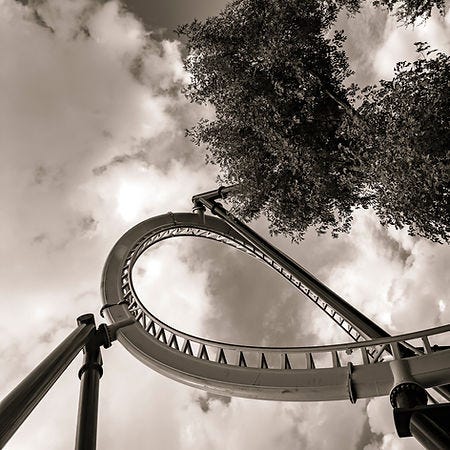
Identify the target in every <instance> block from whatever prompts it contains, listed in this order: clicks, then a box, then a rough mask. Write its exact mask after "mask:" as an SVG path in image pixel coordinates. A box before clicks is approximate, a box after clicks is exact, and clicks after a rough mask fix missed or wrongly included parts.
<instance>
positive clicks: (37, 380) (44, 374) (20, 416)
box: [0, 322, 95, 448]
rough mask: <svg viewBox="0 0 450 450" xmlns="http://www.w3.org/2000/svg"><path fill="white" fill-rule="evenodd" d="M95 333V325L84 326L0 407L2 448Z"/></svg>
mask: <svg viewBox="0 0 450 450" xmlns="http://www.w3.org/2000/svg"><path fill="white" fill-rule="evenodd" d="M94 331H95V324H90V323H80V322H79V325H78V327H77V328H76V329H75V330H74V331H73V332H72V333H70V335H69V336H68V337H67V338H66V339H65V340H64V341H63V342H62V343H61V344H59V345H58V347H56V348H55V350H53V352H52V353H50V355H48V356H47V358H45V359H44V360H43V361H42V362H41V363H40V364H39V365H38V366H37V367H36V368H35V369H34V370H33V371H32V372H31V373H30V374H29V375H28V376H27V377H25V378H24V379H23V381H22V382H21V383H20V384H19V385H18V386H17V387H16V388H15V389H13V390H12V391H11V392H10V393H9V394H8V395H7V396H6V397H5V398H4V400H3V401H2V402H1V403H0V448H3V447H4V446H5V445H6V443H7V442H8V441H9V439H10V438H11V437H12V436H13V434H14V433H15V432H16V431H17V429H18V428H19V427H20V425H22V423H23V422H24V420H25V419H26V418H27V417H28V416H29V414H30V413H31V412H32V411H33V409H34V408H35V407H36V405H37V404H38V403H39V402H40V401H41V400H42V398H43V397H44V395H45V394H46V393H47V392H48V391H49V389H50V388H51V387H52V386H53V384H54V383H55V382H56V380H57V379H58V378H59V377H60V376H61V374H62V373H63V372H64V371H65V370H66V368H67V367H68V366H69V364H70V363H71V362H72V360H73V359H74V358H75V356H76V355H77V354H78V353H79V352H80V350H81V349H82V348H83V347H84V346H85V344H86V342H87V341H88V340H89V337H90V336H91V335H92V334H93V333H94Z"/></svg>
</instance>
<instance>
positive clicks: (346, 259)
mask: <svg viewBox="0 0 450 450" xmlns="http://www.w3.org/2000/svg"><path fill="white" fill-rule="evenodd" d="M0 11H1V12H0V51H1V53H2V55H3V64H2V69H1V70H0V90H1V92H2V93H3V101H2V102H1V103H0V117H1V124H2V125H1V126H2V130H1V133H0V140H1V146H2V165H1V166H0V201H1V203H2V208H1V209H0V219H1V221H2V224H4V225H5V227H4V229H3V231H2V240H1V241H0V249H1V252H2V255H3V258H4V266H3V268H2V272H1V274H0V280H1V283H2V288H3V289H2V297H3V299H4V300H3V307H2V322H1V329H0V332H1V333H2V342H1V344H0V352H1V354H2V358H3V359H4V360H5V361H7V364H3V366H2V370H1V379H2V383H1V384H0V391H1V392H0V396H3V395H5V394H6V392H8V391H9V389H11V388H12V387H13V386H15V385H16V384H17V383H18V381H19V380H20V379H21V378H22V377H23V376H25V374H27V373H28V372H29V371H30V369H31V368H32V367H33V366H34V365H35V364H37V363H38V362H39V361H40V360H41V359H42V358H43V357H44V356H46V355H47V354H48V353H49V352H50V351H51V349H52V348H54V347H55V346H56V345H57V344H58V343H59V342H61V341H62V339H63V338H64V337H65V336H66V335H68V334H69V333H70V332H71V330H72V329H73V328H74V326H75V319H76V317H77V316H78V315H80V314H82V313H85V312H89V311H94V312H96V311H97V310H98V308H99V307H100V298H99V296H100V294H99V283H100V276H101V271H102V266H103V263H104V261H105V259H106V257H107V254H108V252H109V250H110V249H111V247H112V245H113V244H114V243H115V242H116V240H117V239H118V237H119V236H121V234H122V233H124V232H125V231H126V230H127V229H128V228H129V227H130V226H131V225H132V224H134V223H136V222H138V221H140V220H143V219H145V218H147V217H149V216H153V215H156V214H161V213H164V212H166V211H167V210H169V209H171V210H173V211H176V210H181V211H186V210H189V208H190V197H191V196H192V194H194V193H196V192H201V191H204V190H208V189H210V188H211V183H213V181H214V180H215V176H216V172H215V169H214V168H212V167H210V166H204V164H203V153H202V150H197V149H193V147H192V145H191V144H190V143H189V142H188V141H187V140H186V139H185V138H184V129H185V128H187V127H189V126H190V125H191V124H193V123H194V122H195V121H196V120H197V118H198V117H199V116H200V115H201V114H202V115H204V114H211V111H210V110H201V109H200V107H198V106H195V105H191V104H189V103H188V102H187V101H186V100H185V99H184V97H183V96H182V95H181V94H180V89H179V88H180V86H181V85H182V84H183V83H184V82H185V81H186V79H187V74H186V73H185V72H184V70H183V68H182V63H181V57H180V51H181V47H180V44H179V43H177V42H175V41H167V40H166V41H164V40H163V41H158V40H156V39H153V35H152V33H150V32H149V31H147V30H145V29H144V27H143V26H142V24H141V23H140V22H139V21H138V20H137V19H136V18H135V17H133V16H132V15H130V14H129V13H127V12H126V11H125V10H124V9H123V8H122V7H121V6H120V4H119V3H117V2H106V3H98V2H94V1H88V0H79V1H77V2H69V1H63V2H60V1H56V0H51V1H43V2H32V3H30V5H28V6H24V5H21V4H19V3H14V2H13V1H11V0H3V1H2V2H1V8H0ZM358 51H359V50H358ZM252 226H255V228H256V229H257V230H258V231H260V232H262V233H263V234H264V236H266V237H267V231H266V224H265V223H264V221H260V222H257V223H255V224H252ZM271 239H273V241H274V242H275V243H276V245H278V246H280V248H281V249H282V250H283V251H286V252H287V253H289V254H290V255H292V256H293V257H294V258H295V259H297V260H298V261H300V263H301V264H303V265H304V266H305V267H306V268H307V269H308V270H310V271H311V272H312V273H314V274H316V275H317V276H319V277H320V279H321V280H323V281H324V282H326V283H329V284H330V286H331V287H332V288H333V289H336V290H337V291H338V292H339V293H340V294H341V295H343V296H344V297H345V298H348V299H349V300H350V301H351V302H352V303H354V304H355V305H357V306H358V307H360V308H361V310H363V311H364V312H365V313H366V314H368V315H369V316H371V317H373V318H374V319H376V320H379V321H380V323H381V324H386V326H388V327H389V329H390V330H391V331H404V330H410V329H414V328H415V327H422V325H424V326H425V325H427V326H428V325H430V326H431V325H433V324H438V323H442V321H448V317H449V316H448V314H449V308H448V307H446V306H447V305H448V296H447V294H446V290H445V286H447V284H448V279H447V278H446V277H445V273H444V272H443V266H444V265H445V264H447V265H448V257H447V256H446V253H445V248H444V247H439V246H436V245H434V244H430V243H427V242H425V241H423V240H414V239H411V238H410V237H408V236H407V235H406V234H405V233H401V232H395V231H392V230H389V231H387V232H386V231H383V230H382V229H381V228H380V227H379V226H378V225H377V221H376V219H375V218H374V217H373V215H371V213H362V214H361V215H359V216H358V217H357V219H356V220H355V227H354V229H353V231H352V234H351V235H350V236H344V237H342V238H340V239H339V240H333V239H331V238H329V237H327V236H324V237H316V236H315V235H314V233H313V232H311V233H309V234H308V239H307V240H306V241H304V242H302V243H301V244H300V245H299V246H292V244H291V243H290V242H289V241H288V240H285V239H283V238H281V237H274V238H271ZM430 273H431V275H430ZM135 276H136V281H137V283H136V285H137V288H138V289H140V290H139V293H140V294H141V296H142V298H143V299H144V300H145V301H146V302H148V304H149V305H150V306H149V307H151V308H152V310H153V308H155V311H156V312H157V315H161V317H162V318H163V319H164V318H165V319H166V320H167V321H168V322H170V323H171V324H175V325H177V326H179V328H180V329H181V330H184V331H192V332H196V333H197V332H198V333H199V334H200V335H202V336H210V337H213V338H216V339H223V340H230V341H234V340H238V341H241V342H245V343H252V342H253V343H267V344H271V345H277V344H278V345H283V344H284V345H286V344H290V345H295V344H302V343H305V344H315V343H317V344H319V343H322V342H331V341H336V340H338V341H342V340H346V337H345V336H344V335H343V334H342V333H341V332H340V331H339V330H338V329H337V327H332V326H330V323H329V320H328V319H327V318H326V317H323V315H322V314H321V312H320V311H318V310H317V308H316V307H315V306H314V305H313V304H312V303H311V302H309V301H308V300H306V299H304V298H302V297H301V295H299V294H298V293H297V292H296V291H295V290H293V288H292V287H290V286H289V285H288V284H287V283H286V282H285V281H284V280H282V279H281V278H280V277H279V276H278V275H277V274H275V273H272V272H270V271H269V270H266V269H265V268H263V267H262V266H260V265H259V264H258V263H257V262H256V261H252V260H249V259H248V258H246V257H245V256H244V255H241V254H237V253H236V252H235V251H233V250H231V249H227V248H222V247H219V246H218V244H217V245H216V244H214V243H210V242H203V241H200V240H196V241H195V242H194V240H189V239H187V240H183V241H181V240H173V241H169V242H167V243H164V244H163V245H161V246H160V248H158V249H156V251H155V252H154V254H153V255H148V257H143V258H142V259H141V260H140V261H139V264H138V265H137V266H136V274H135ZM406 315H408V319H407V321H406V320H405V318H404V317H405V316H406ZM97 319H99V318H98V315H97ZM103 356H104V363H105V366H104V369H105V374H104V376H103V378H102V382H101V399H100V416H99V438H98V440H99V446H98V447H99V449H102V448H108V449H112V450H114V449H123V448H126V447H129V448H133V449H136V450H138V449H143V448H148V446H149V443H157V445H158V446H159V447H160V448H164V449H167V450H171V449H177V450H178V449H191V448H195V449H196V450H198V449H205V450H206V449H208V450H209V449H218V450H220V449H228V448H235V449H244V448H258V449H266V448H267V449H269V448H270V449H272V448H280V449H293V448H305V449H320V448H357V447H358V445H360V444H361V442H363V443H364V445H366V444H367V442H370V444H367V445H372V446H373V445H377V442H380V439H379V437H374V436H372V435H371V434H370V433H369V431H368V430H367V427H368V424H369V425H370V427H371V430H372V432H373V433H384V434H385V437H384V438H383V443H382V445H383V446H385V448H395V445H400V444H398V442H399V440H398V439H397V438H395V437H393V435H392V423H391V422H390V420H391V418H390V416H389V417H386V418H385V417H384V416H383V417H381V419H380V414H384V412H383V411H382V408H381V407H380V408H378V406H377V405H381V403H379V404H377V403H375V404H374V406H370V405H372V403H369V406H370V408H369V413H368V414H369V419H367V414H366V403H365V402H361V401H358V403H357V405H355V406H350V404H348V403H346V404H343V403H331V404H322V403H317V404H294V403H279V402H262V401H252V400H245V399H237V398H236V399H233V400H232V401H231V402H228V400H225V399H224V400H217V399H216V397H214V396H212V395H209V394H203V393H199V391H196V390H194V389H192V388H189V387H186V386H183V385H181V384H179V383H176V382H174V381H172V380H169V379H167V378H164V377H162V376H160V375H158V374H157V373H154V372H153V371H150V370H149V369H148V368H147V367H145V366H143V365H142V364H141V363H140V362H139V361H137V360H135V359H134V358H132V357H131V356H130V355H129V354H128V353H127V352H126V351H125V350H124V349H123V348H122V347H121V346H120V345H116V344H115V345H114V346H113V347H112V348H111V349H109V350H107V351H104V352H103ZM80 364H81V361H80V359H79V358H78V359H77V361H76V362H75V363H74V365H73V366H71V368H70V369H69V371H68V372H66V373H65V374H64V375H63V377H62V378H61V380H60V381H59V382H58V383H57V384H56V386H55V387H54V388H53V389H52V390H51V391H50V393H49V396H48V397H46V399H45V400H44V402H43V403H42V404H41V405H40V406H39V408H38V409H37V410H36V411H35V412H34V413H33V414H32V416H31V417H30V418H29V419H28V420H27V421H26V422H25V425H24V427H23V428H21V430H20V431H19V432H18V434H17V435H16V436H15V437H14V438H13V440H11V442H10V444H9V445H8V446H7V447H6V448H10V449H21V448H24V449H29V448H33V449H36V450H37V449H40V448H41V449H60V448H68V447H70V446H72V445H73V440H74V433H75V431H74V425H75V422H76V404H77V398H78V381H77V376H76V372H77V370H78V367H79V366H80ZM382 401H386V402H387V400H386V399H381V400H380V402H382ZM227 402H228V403H227ZM385 404H387V403H385ZM385 404H383V405H385ZM384 408H386V407H385V406H384ZM205 409H206V410H207V411H206V414H205V411H204V410H205ZM384 419H385V420H386V424H385V423H384ZM367 420H369V422H367ZM387 421H389V423H387ZM389 424H391V425H389ZM388 425H389V426H391V428H388ZM55 430H58V431H57V432H55ZM361 445H362V444H361ZM389 445H390V447H389ZM401 445H403V443H402V444H401ZM405 445H406V444H405Z"/></svg>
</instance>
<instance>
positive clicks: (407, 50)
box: [372, 10, 450, 79]
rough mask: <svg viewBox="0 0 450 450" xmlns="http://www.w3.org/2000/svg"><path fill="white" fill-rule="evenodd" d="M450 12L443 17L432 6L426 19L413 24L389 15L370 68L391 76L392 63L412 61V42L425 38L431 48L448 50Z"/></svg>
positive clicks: (413, 55) (413, 49)
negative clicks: (431, 10)
mask: <svg viewBox="0 0 450 450" xmlns="http://www.w3.org/2000/svg"><path fill="white" fill-rule="evenodd" d="M449 33H450V13H447V15H446V16H445V17H442V16H441V15H439V14H438V13H437V12H436V11H435V10H434V12H433V14H432V15H431V17H430V18H429V19H428V20H427V21H425V22H420V21H419V22H418V23H416V24H415V26H414V27H412V26H411V27H407V28H405V27H401V26H399V24H398V23H397V22H396V19H395V17H393V16H389V17H388V19H387V21H386V24H385V28H384V39H383V42H382V44H381V45H380V46H379V47H378V49H377V50H376V52H375V55H374V57H373V60H372V64H373V70H374V71H375V73H376V74H377V75H378V78H379V79H391V78H392V76H393V74H394V67H395V65H396V64H397V62H400V61H412V60H415V59H416V58H417V54H416V52H415V47H414V45H413V43H414V42H417V41H422V42H428V43H429V44H430V46H431V48H433V49H438V50H440V51H444V52H448V51H449V50H450V40H449V38H448V36H449Z"/></svg>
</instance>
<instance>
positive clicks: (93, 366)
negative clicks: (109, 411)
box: [75, 314, 104, 450]
mask: <svg viewBox="0 0 450 450" xmlns="http://www.w3.org/2000/svg"><path fill="white" fill-rule="evenodd" d="M78 321H79V322H81V323H86V324H93V325H94V326H95V321H94V316H93V315H92V314H90V315H89V314H87V315H85V316H82V317H81V318H79V319H78ZM103 343H104V339H102V336H101V335H99V333H98V332H97V333H95V334H93V335H91V338H90V339H89V341H88V342H87V343H86V346H85V348H84V361H83V365H82V366H81V369H80V371H79V373H78V376H79V378H80V380H81V386H80V400H79V405H78V421H77V433H76V443H75V449H76V450H95V448H96V443H97V417H98V393H99V382H100V378H101V376H102V375H103V368H102V364H103V361H102V355H101V352H100V345H103Z"/></svg>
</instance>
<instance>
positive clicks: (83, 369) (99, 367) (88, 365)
mask: <svg viewBox="0 0 450 450" xmlns="http://www.w3.org/2000/svg"><path fill="white" fill-rule="evenodd" d="M89 369H94V370H96V371H97V372H98V373H99V375H100V378H101V377H102V375H103V367H102V365H101V364H100V363H98V362H88V363H86V364H83V365H82V366H81V367H80V370H79V371H78V378H79V379H80V380H81V377H82V376H83V373H84V372H86V371H87V370H89Z"/></svg>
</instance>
